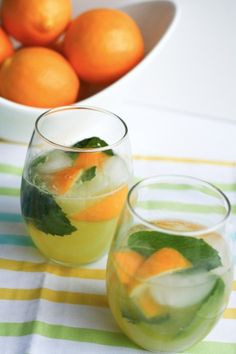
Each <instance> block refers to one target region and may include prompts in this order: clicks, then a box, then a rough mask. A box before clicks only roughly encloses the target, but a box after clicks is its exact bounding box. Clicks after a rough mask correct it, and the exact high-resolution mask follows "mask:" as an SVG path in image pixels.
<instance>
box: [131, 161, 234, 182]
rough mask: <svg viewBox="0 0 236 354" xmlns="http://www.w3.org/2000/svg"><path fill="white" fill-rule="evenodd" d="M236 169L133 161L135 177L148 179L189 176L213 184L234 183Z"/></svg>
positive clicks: (166, 162)
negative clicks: (170, 175)
mask: <svg viewBox="0 0 236 354" xmlns="http://www.w3.org/2000/svg"><path fill="white" fill-rule="evenodd" d="M235 171H236V168H235V167H232V166H216V165H208V164H206V165H205V164H194V163H184V162H180V163H179V162H174V161H173V162H170V161H158V160H156V161H152V160H134V172H135V176H139V177H140V176H141V177H150V176H153V175H161V174H181V175H187V176H189V175H191V176H194V177H198V178H202V179H205V180H209V181H213V182H215V183H233V182H235Z"/></svg>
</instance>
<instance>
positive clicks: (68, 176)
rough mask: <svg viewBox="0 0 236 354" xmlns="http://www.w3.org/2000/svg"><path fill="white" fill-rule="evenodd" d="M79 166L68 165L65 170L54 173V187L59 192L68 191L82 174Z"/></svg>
mask: <svg viewBox="0 0 236 354" xmlns="http://www.w3.org/2000/svg"><path fill="white" fill-rule="evenodd" d="M81 172H82V171H81V169H80V168H79V167H77V166H76V167H74V166H73V167H67V168H65V169H64V170H61V171H58V172H56V173H54V174H53V177H52V182H51V183H52V187H53V189H55V190H56V191H57V193H58V194H64V193H66V192H67V191H68V190H69V189H70V188H71V187H72V185H73V184H74V183H75V181H76V180H77V179H78V177H79V175H80V174H81Z"/></svg>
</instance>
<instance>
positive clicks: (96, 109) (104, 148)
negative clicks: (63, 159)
mask: <svg viewBox="0 0 236 354" xmlns="http://www.w3.org/2000/svg"><path fill="white" fill-rule="evenodd" d="M69 110H88V111H94V112H99V113H104V114H106V115H107V116H111V117H113V118H115V119H117V120H118V121H120V123H121V124H122V125H123V127H124V134H123V135H122V137H121V138H120V139H119V140H117V141H116V142H114V143H113V144H108V145H106V146H102V147H99V148H78V147H70V146H65V145H61V144H58V143H55V142H54V141H52V140H50V139H48V138H46V136H44V134H43V133H42V132H41V131H40V128H39V123H40V121H41V120H42V119H43V118H46V117H47V116H50V115H51V114H53V113H57V112H61V111H69ZM35 131H36V132H37V133H38V135H39V136H40V137H41V138H42V139H43V140H44V141H46V142H47V143H48V144H50V145H52V146H54V147H55V148H58V149H60V150H64V151H69V152H90V153H91V152H92V153H93V152H102V151H107V150H110V149H113V148H115V147H116V146H118V145H120V144H121V143H122V142H123V141H124V139H125V138H126V137H127V135H128V127H127V125H126V123H125V121H124V120H123V119H122V118H120V117H119V116H118V115H117V114H115V113H112V112H110V111H108V110H106V109H103V108H100V107H95V106H61V107H56V108H52V109H48V110H47V111H45V112H44V113H42V114H40V116H39V117H38V118H37V119H36V121H35Z"/></svg>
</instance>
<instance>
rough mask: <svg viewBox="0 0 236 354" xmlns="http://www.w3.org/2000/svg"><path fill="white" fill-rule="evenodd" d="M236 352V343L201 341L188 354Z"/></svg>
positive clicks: (230, 353) (233, 353) (227, 353)
mask: <svg viewBox="0 0 236 354" xmlns="http://www.w3.org/2000/svg"><path fill="white" fill-rule="evenodd" d="M187 353H189V354H235V353H236V343H220V342H200V343H199V344H197V345H195V346H194V347H193V348H191V349H189V350H188V351H187V352H186V354H187Z"/></svg>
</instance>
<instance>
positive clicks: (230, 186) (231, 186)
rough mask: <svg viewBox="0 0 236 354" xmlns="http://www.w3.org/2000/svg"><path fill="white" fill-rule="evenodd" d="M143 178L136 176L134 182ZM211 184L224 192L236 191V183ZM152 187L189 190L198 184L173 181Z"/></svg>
mask: <svg viewBox="0 0 236 354" xmlns="http://www.w3.org/2000/svg"><path fill="white" fill-rule="evenodd" d="M142 179H143V178H141V177H134V179H133V183H137V182H139V181H141V180H142ZM209 182H210V183H211V184H213V185H214V186H216V187H218V188H219V189H221V190H222V191H224V192H236V183H218V182H211V181H209ZM151 188H154V189H157V188H159V189H171V190H188V189H194V190H197V188H196V186H195V187H193V186H190V185H189V184H184V183H182V184H173V183H158V184H153V185H152V186H151Z"/></svg>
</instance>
